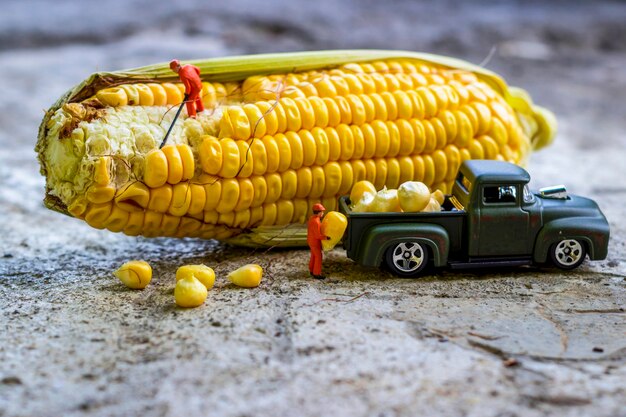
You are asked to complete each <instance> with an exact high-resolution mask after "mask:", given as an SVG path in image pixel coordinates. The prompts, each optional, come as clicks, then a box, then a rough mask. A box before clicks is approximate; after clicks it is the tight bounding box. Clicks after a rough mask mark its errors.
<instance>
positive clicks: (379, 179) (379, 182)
mask: <svg viewBox="0 0 626 417" xmlns="http://www.w3.org/2000/svg"><path fill="white" fill-rule="evenodd" d="M374 162H375V164H376V176H375V177H374V181H373V182H374V186H375V187H376V189H377V190H380V189H382V188H383V187H384V186H385V181H386V180H387V160H386V159H385V158H376V159H375V160H374Z"/></svg>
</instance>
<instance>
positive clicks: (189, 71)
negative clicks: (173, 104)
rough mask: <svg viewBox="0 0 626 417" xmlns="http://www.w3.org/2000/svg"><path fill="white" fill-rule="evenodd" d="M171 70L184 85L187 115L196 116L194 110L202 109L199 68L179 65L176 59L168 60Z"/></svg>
mask: <svg viewBox="0 0 626 417" xmlns="http://www.w3.org/2000/svg"><path fill="white" fill-rule="evenodd" d="M170 68H171V69H172V71H174V72H175V73H177V74H178V76H179V77H180V81H181V82H182V83H183V85H184V86H185V105H186V106H187V115H188V116H189V117H193V118H195V117H196V111H199V112H202V111H204V104H202V80H201V79H200V68H198V67H196V66H195V65H191V64H187V65H182V66H181V65H180V61H179V60H177V59H174V60H172V62H170Z"/></svg>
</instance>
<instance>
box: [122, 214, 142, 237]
mask: <svg viewBox="0 0 626 417" xmlns="http://www.w3.org/2000/svg"><path fill="white" fill-rule="evenodd" d="M144 217H145V214H144V213H143V212H141V211H135V212H132V213H129V216H128V222H127V223H126V226H124V230H123V232H124V234H125V235H128V236H139V235H140V234H141V233H142V232H143V223H144Z"/></svg>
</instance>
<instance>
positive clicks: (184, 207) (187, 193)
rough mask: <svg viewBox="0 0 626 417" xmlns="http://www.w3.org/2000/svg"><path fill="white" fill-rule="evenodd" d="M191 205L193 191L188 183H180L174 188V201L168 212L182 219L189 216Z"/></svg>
mask: <svg viewBox="0 0 626 417" xmlns="http://www.w3.org/2000/svg"><path fill="white" fill-rule="evenodd" d="M190 205H191V190H190V186H189V184H187V183H179V184H176V185H175V186H173V187H172V201H171V202H170V206H169V208H168V210H167V212H168V213H169V214H171V215H172V216H177V217H181V216H184V215H185V214H187V212H188V211H189V206H190Z"/></svg>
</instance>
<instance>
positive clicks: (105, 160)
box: [93, 156, 111, 185]
mask: <svg viewBox="0 0 626 417" xmlns="http://www.w3.org/2000/svg"><path fill="white" fill-rule="evenodd" d="M109 163H110V158H109V157H108V156H101V157H100V158H98V161H97V162H96V163H95V166H94V173H93V180H94V181H95V182H96V184H98V185H109V183H110V182H111V175H110V174H109Z"/></svg>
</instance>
